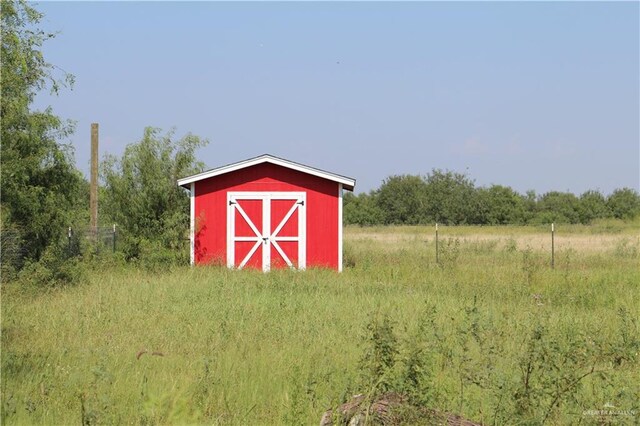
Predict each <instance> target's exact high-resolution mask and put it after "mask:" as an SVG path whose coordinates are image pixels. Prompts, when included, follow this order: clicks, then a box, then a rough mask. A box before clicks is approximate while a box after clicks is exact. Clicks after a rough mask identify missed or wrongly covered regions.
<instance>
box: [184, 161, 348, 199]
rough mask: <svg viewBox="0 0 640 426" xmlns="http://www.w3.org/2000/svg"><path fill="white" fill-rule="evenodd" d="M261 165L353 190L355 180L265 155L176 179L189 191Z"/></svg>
mask: <svg viewBox="0 0 640 426" xmlns="http://www.w3.org/2000/svg"><path fill="white" fill-rule="evenodd" d="M262 163H272V164H276V165H278V166H282V167H286V168H288V169H292V170H297V171H299V172H303V173H307V174H310V175H313V176H318V177H321V178H323V179H328V180H330V181H333V182H336V183H340V184H342V187H343V188H344V189H346V190H348V191H353V188H354V187H355V185H356V181H355V179H352V178H349V177H346V176H342V175H338V174H335V173H330V172H327V171H324V170H320V169H316V168H314V167H310V166H306V165H304V164H300V163H295V162H293V161H289V160H285V159H283V158H278V157H274V156H273V155H269V154H265V155H261V156H259V157H255V158H250V159H248V160H244V161H240V162H237V163H233V164H228V165H226V166H222V167H217V168H215V169H211V170H207V171H205V172H202V173H198V174H195V175H192V176H187V177H185V178H182V179H178V186H182V187H184V188H187V189H189V188H190V185H191V183H194V182H197V181H200V180H204V179H208V178H211V177H214V176H219V175H223V174H225V173H230V172H234V171H236V170H241V169H244V168H247V167H251V166H255V165H257V164H262Z"/></svg>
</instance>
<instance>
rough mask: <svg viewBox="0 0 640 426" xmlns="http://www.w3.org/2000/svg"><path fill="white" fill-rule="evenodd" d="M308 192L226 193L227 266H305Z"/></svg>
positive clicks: (268, 268)
mask: <svg viewBox="0 0 640 426" xmlns="http://www.w3.org/2000/svg"><path fill="white" fill-rule="evenodd" d="M306 201H307V200H306V193H304V192H229V193H227V266H228V267H230V268H237V269H242V268H246V267H250V268H256V269H262V270H263V271H269V270H270V269H271V268H281V267H289V268H298V269H304V268H305V266H306V246H307V245H306V229H307V225H306V217H307V216H306V204H307V203H306Z"/></svg>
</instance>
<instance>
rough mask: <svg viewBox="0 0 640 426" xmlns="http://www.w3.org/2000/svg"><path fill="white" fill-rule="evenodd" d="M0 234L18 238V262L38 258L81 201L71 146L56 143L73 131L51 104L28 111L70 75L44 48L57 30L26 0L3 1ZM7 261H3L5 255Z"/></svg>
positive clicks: (70, 80) (67, 81) (66, 82)
mask: <svg viewBox="0 0 640 426" xmlns="http://www.w3.org/2000/svg"><path fill="white" fill-rule="evenodd" d="M0 10H1V14H2V18H1V19H2V50H1V58H0V63H1V64H2V65H1V66H2V70H1V73H0V85H1V87H2V103H1V117H2V122H1V126H0V127H1V130H0V132H1V140H2V144H1V148H0V149H1V152H0V155H1V159H2V167H1V173H0V179H1V182H0V184H1V186H2V194H1V196H0V203H1V205H2V216H3V217H2V228H3V229H2V232H3V233H5V232H11V233H13V234H15V235H16V239H17V240H18V243H17V245H18V246H20V247H21V256H20V258H17V259H16V267H18V268H19V267H20V266H21V264H22V262H21V261H22V260H24V259H28V260H35V261H37V260H39V259H40V258H41V256H42V255H43V253H44V251H45V250H46V248H47V247H49V246H50V245H51V244H52V243H53V242H55V241H56V240H57V239H58V238H59V237H60V236H61V235H62V233H63V229H65V227H66V226H68V225H70V222H71V221H72V220H73V215H74V211H76V209H77V206H78V202H79V200H80V199H81V191H82V188H83V187H82V182H83V179H82V176H81V175H80V173H79V172H78V171H77V169H76V168H75V166H74V161H73V156H72V151H71V149H70V147H69V146H65V145H63V144H61V143H60V140H62V139H64V138H65V137H66V136H68V135H69V134H70V133H71V132H72V131H73V126H72V125H71V123H70V122H66V121H63V120H61V119H60V118H59V117H57V116H56V115H54V114H53V112H52V110H51V108H47V109H45V110H44V111H33V110H32V109H31V106H32V103H33V100H34V97H35V96H36V94H37V93H38V92H39V91H41V90H44V89H47V88H49V89H51V91H52V92H53V93H57V92H58V90H59V89H60V88H61V87H64V86H67V85H71V84H72V83H73V76H71V75H69V74H66V73H64V75H63V76H61V78H56V76H55V75H54V71H55V67H54V66H53V65H51V64H50V63H48V62H46V61H45V59H44V56H43V55H42V52H41V49H42V45H43V43H44V42H45V41H47V40H49V39H51V38H53V37H54V34H49V33H45V32H44V31H42V30H40V29H38V27H37V26H38V23H39V22H40V20H41V19H42V17H43V15H42V14H41V13H40V12H38V11H37V10H36V9H34V8H33V7H31V6H30V5H29V4H27V2H25V1H4V0H3V1H2V2H0ZM5 260H6V259H5Z"/></svg>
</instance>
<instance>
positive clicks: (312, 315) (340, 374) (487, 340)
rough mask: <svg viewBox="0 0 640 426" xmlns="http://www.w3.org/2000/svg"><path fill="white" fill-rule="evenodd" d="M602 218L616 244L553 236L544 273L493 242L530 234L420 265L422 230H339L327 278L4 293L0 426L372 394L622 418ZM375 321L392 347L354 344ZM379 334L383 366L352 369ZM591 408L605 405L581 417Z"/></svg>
mask: <svg viewBox="0 0 640 426" xmlns="http://www.w3.org/2000/svg"><path fill="white" fill-rule="evenodd" d="M607 226H612V225H607ZM616 226H621V227H622V228H624V229H622V230H621V231H619V232H618V231H614V232H615V234H614V235H616V236H617V237H619V239H620V241H621V242H620V243H616V244H612V245H608V246H606V247H605V248H603V249H602V250H597V249H593V248H591V249H589V250H585V251H581V250H575V249H572V248H567V249H562V247H560V249H559V250H558V253H557V255H556V268H555V269H554V270H551V269H550V267H549V260H550V255H549V253H548V252H545V251H542V250H539V249H532V248H528V247H526V245H525V246H522V247H518V245H514V244H511V243H510V239H511V238H521V237H523V236H524V237H527V236H528V235H533V234H536V233H539V232H540V230H538V229H536V228H534V229H532V228H515V227H509V228H506V229H505V228H502V234H500V228H495V229H494V228H491V229H489V230H487V228H472V227H468V228H465V229H464V230H463V231H461V230H460V229H461V228H455V229H457V231H456V232H458V233H457V234H456V232H448V233H447V232H444V230H443V233H441V236H440V238H441V240H440V247H441V250H442V251H441V253H440V259H441V264H440V265H437V264H436V262H435V253H434V241H433V238H432V237H425V236H424V235H425V234H426V233H427V232H428V230H429V228H382V229H378V228H375V229H371V228H368V229H360V228H349V229H347V231H346V234H345V239H346V243H345V261H346V263H349V264H350V265H351V266H349V267H347V268H346V269H345V271H344V272H343V273H342V274H338V273H335V272H332V271H325V270H309V271H305V272H292V271H272V272H271V273H269V274H262V273H259V272H253V271H228V270H226V269H224V268H218V267H197V268H188V267H185V268H176V269H174V270H172V271H169V272H163V273H150V272H146V271H144V270H140V269H134V268H131V267H120V268H116V269H114V270H110V271H106V270H103V271H97V272H96V271H94V272H92V273H90V278H89V279H88V280H87V282H86V283H83V284H81V285H77V286H74V287H63V288H55V289H50V290H46V291H45V290H39V291H33V290H32V289H30V288H29V287H28V286H26V285H25V284H24V283H23V284H19V283H9V284H4V285H3V287H2V359H1V361H2V407H1V408H2V420H3V422H6V424H34V423H39V424H71V423H78V422H84V423H85V424H104V423H106V424H120V423H135V424H175V423H177V424H182V423H206V424H211V423H213V424H281V423H288V424H317V423H318V421H319V419H320V416H321V415H322V413H323V412H324V411H325V410H326V409H328V408H330V407H334V406H336V405H338V404H339V403H341V402H343V401H344V400H345V398H348V397H349V396H351V395H353V394H356V393H365V392H369V391H371V390H372V389H374V390H382V389H383V388H386V389H392V390H399V391H402V392H405V393H408V394H410V395H412V397H413V398H414V399H415V400H416V401H420V402H422V403H425V404H428V405H429V406H430V407H432V408H438V409H440V410H444V411H452V412H456V413H459V414H461V415H463V416H465V417H468V418H471V419H474V420H476V421H482V422H484V423H486V424H493V423H495V424H505V423H508V424H539V423H541V422H543V421H546V422H547V423H551V424H566V423H577V422H580V421H582V422H583V423H594V422H597V421H600V420H602V421H615V422H622V423H633V422H634V421H635V422H638V421H640V414H639V413H640V411H639V410H640V407H639V406H638V404H639V403H638V401H640V387H639V385H638V384H639V383H640V373H639V372H640V357H639V355H638V351H639V350H640V330H639V325H638V320H639V308H638V307H639V306H640V285H639V283H640V270H639V268H638V264H639V261H640V255H639V254H638V252H639V250H638V244H639V243H638V234H639V233H638V229H637V227H636V228H635V229H634V228H628V227H624V226H622V225H616ZM449 230H451V228H449ZM573 231H574V232H575V235H576V236H580V235H582V234H588V233H589V232H588V231H586V230H583V229H578V228H576V229H574V230H573ZM595 233H596V234H598V235H600V234H602V235H604V236H607V237H608V236H609V234H605V233H604V232H600V231H598V232H595ZM396 234H402V235H404V236H403V237H402V238H395V237H394V235H396ZM476 234H480V235H486V236H487V237H488V238H487V239H482V238H476V239H473V240H465V239H464V236H465V235H476ZM389 235H391V237H389ZM567 235H568V236H571V235H572V234H570V233H568V234H567ZM496 236H497V237H498V238H496ZM489 237H493V238H489ZM623 242H624V243H623ZM519 243H521V241H520V240H519ZM520 245H521V244H520ZM603 247H604V246H603ZM385 319H386V320H388V324H390V327H391V328H392V330H391V332H392V334H393V336H392V338H389V337H388V336H387V337H384V336H383V337H380V336H379V335H372V334H371V333H370V330H372V327H373V328H374V329H375V327H376V326H377V325H380V324H382V323H383V321H384V320H385ZM384 339H387V340H388V341H386V342H385V341H383V340H384ZM385 343H390V346H391V347H392V350H393V356H394V362H393V363H392V364H391V365H385V366H383V367H384V368H382V369H378V370H377V371H378V373H377V374H381V375H382V376H381V377H372V375H373V373H371V371H374V370H376V369H375V368H374V369H372V368H370V367H372V366H373V367H375V363H376V362H377V361H376V358H375V356H372V355H371V354H374V355H375V353H376V348H378V347H383V346H384V344H385ZM143 351H146V353H142V354H140V353H141V352H143ZM153 352H156V353H161V354H162V355H158V354H155V355H154V354H153ZM365 354H369V355H368V356H365ZM411 354H414V355H415V356H414V357H413V358H412V357H411V356H410V355H411ZM412 360H413V361H412ZM416 360H417V361H416ZM409 367H419V368H413V369H412V368H409ZM527 368H529V370H530V374H529V376H530V379H529V383H528V384H527V386H524V385H523V383H524V381H523V380H524V379H523V378H524V376H525V372H526V371H525V370H527ZM380 371H382V373H380ZM583 375H584V377H583V378H581V376H583ZM412 380H413V381H412ZM574 382H575V383H574ZM606 404H609V405H613V406H615V407H617V408H616V410H618V411H620V412H621V414H620V415H618V416H613V417H612V416H609V417H606V418H599V417H597V416H585V415H583V413H584V412H585V410H601V409H603V407H605V406H607V407H608V405H606Z"/></svg>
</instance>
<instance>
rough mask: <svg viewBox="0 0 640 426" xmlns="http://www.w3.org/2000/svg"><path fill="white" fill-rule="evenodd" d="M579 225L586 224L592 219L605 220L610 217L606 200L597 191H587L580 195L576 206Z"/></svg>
mask: <svg viewBox="0 0 640 426" xmlns="http://www.w3.org/2000/svg"><path fill="white" fill-rule="evenodd" d="M578 214H579V216H580V223H583V224H588V223H589V222H591V221H592V220H593V219H600V218H605V217H608V216H610V215H611V211H610V210H609V207H607V200H606V198H605V197H604V195H602V194H601V193H600V192H599V191H593V190H589V191H586V192H584V193H583V194H582V195H580V205H579V206H578Z"/></svg>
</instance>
